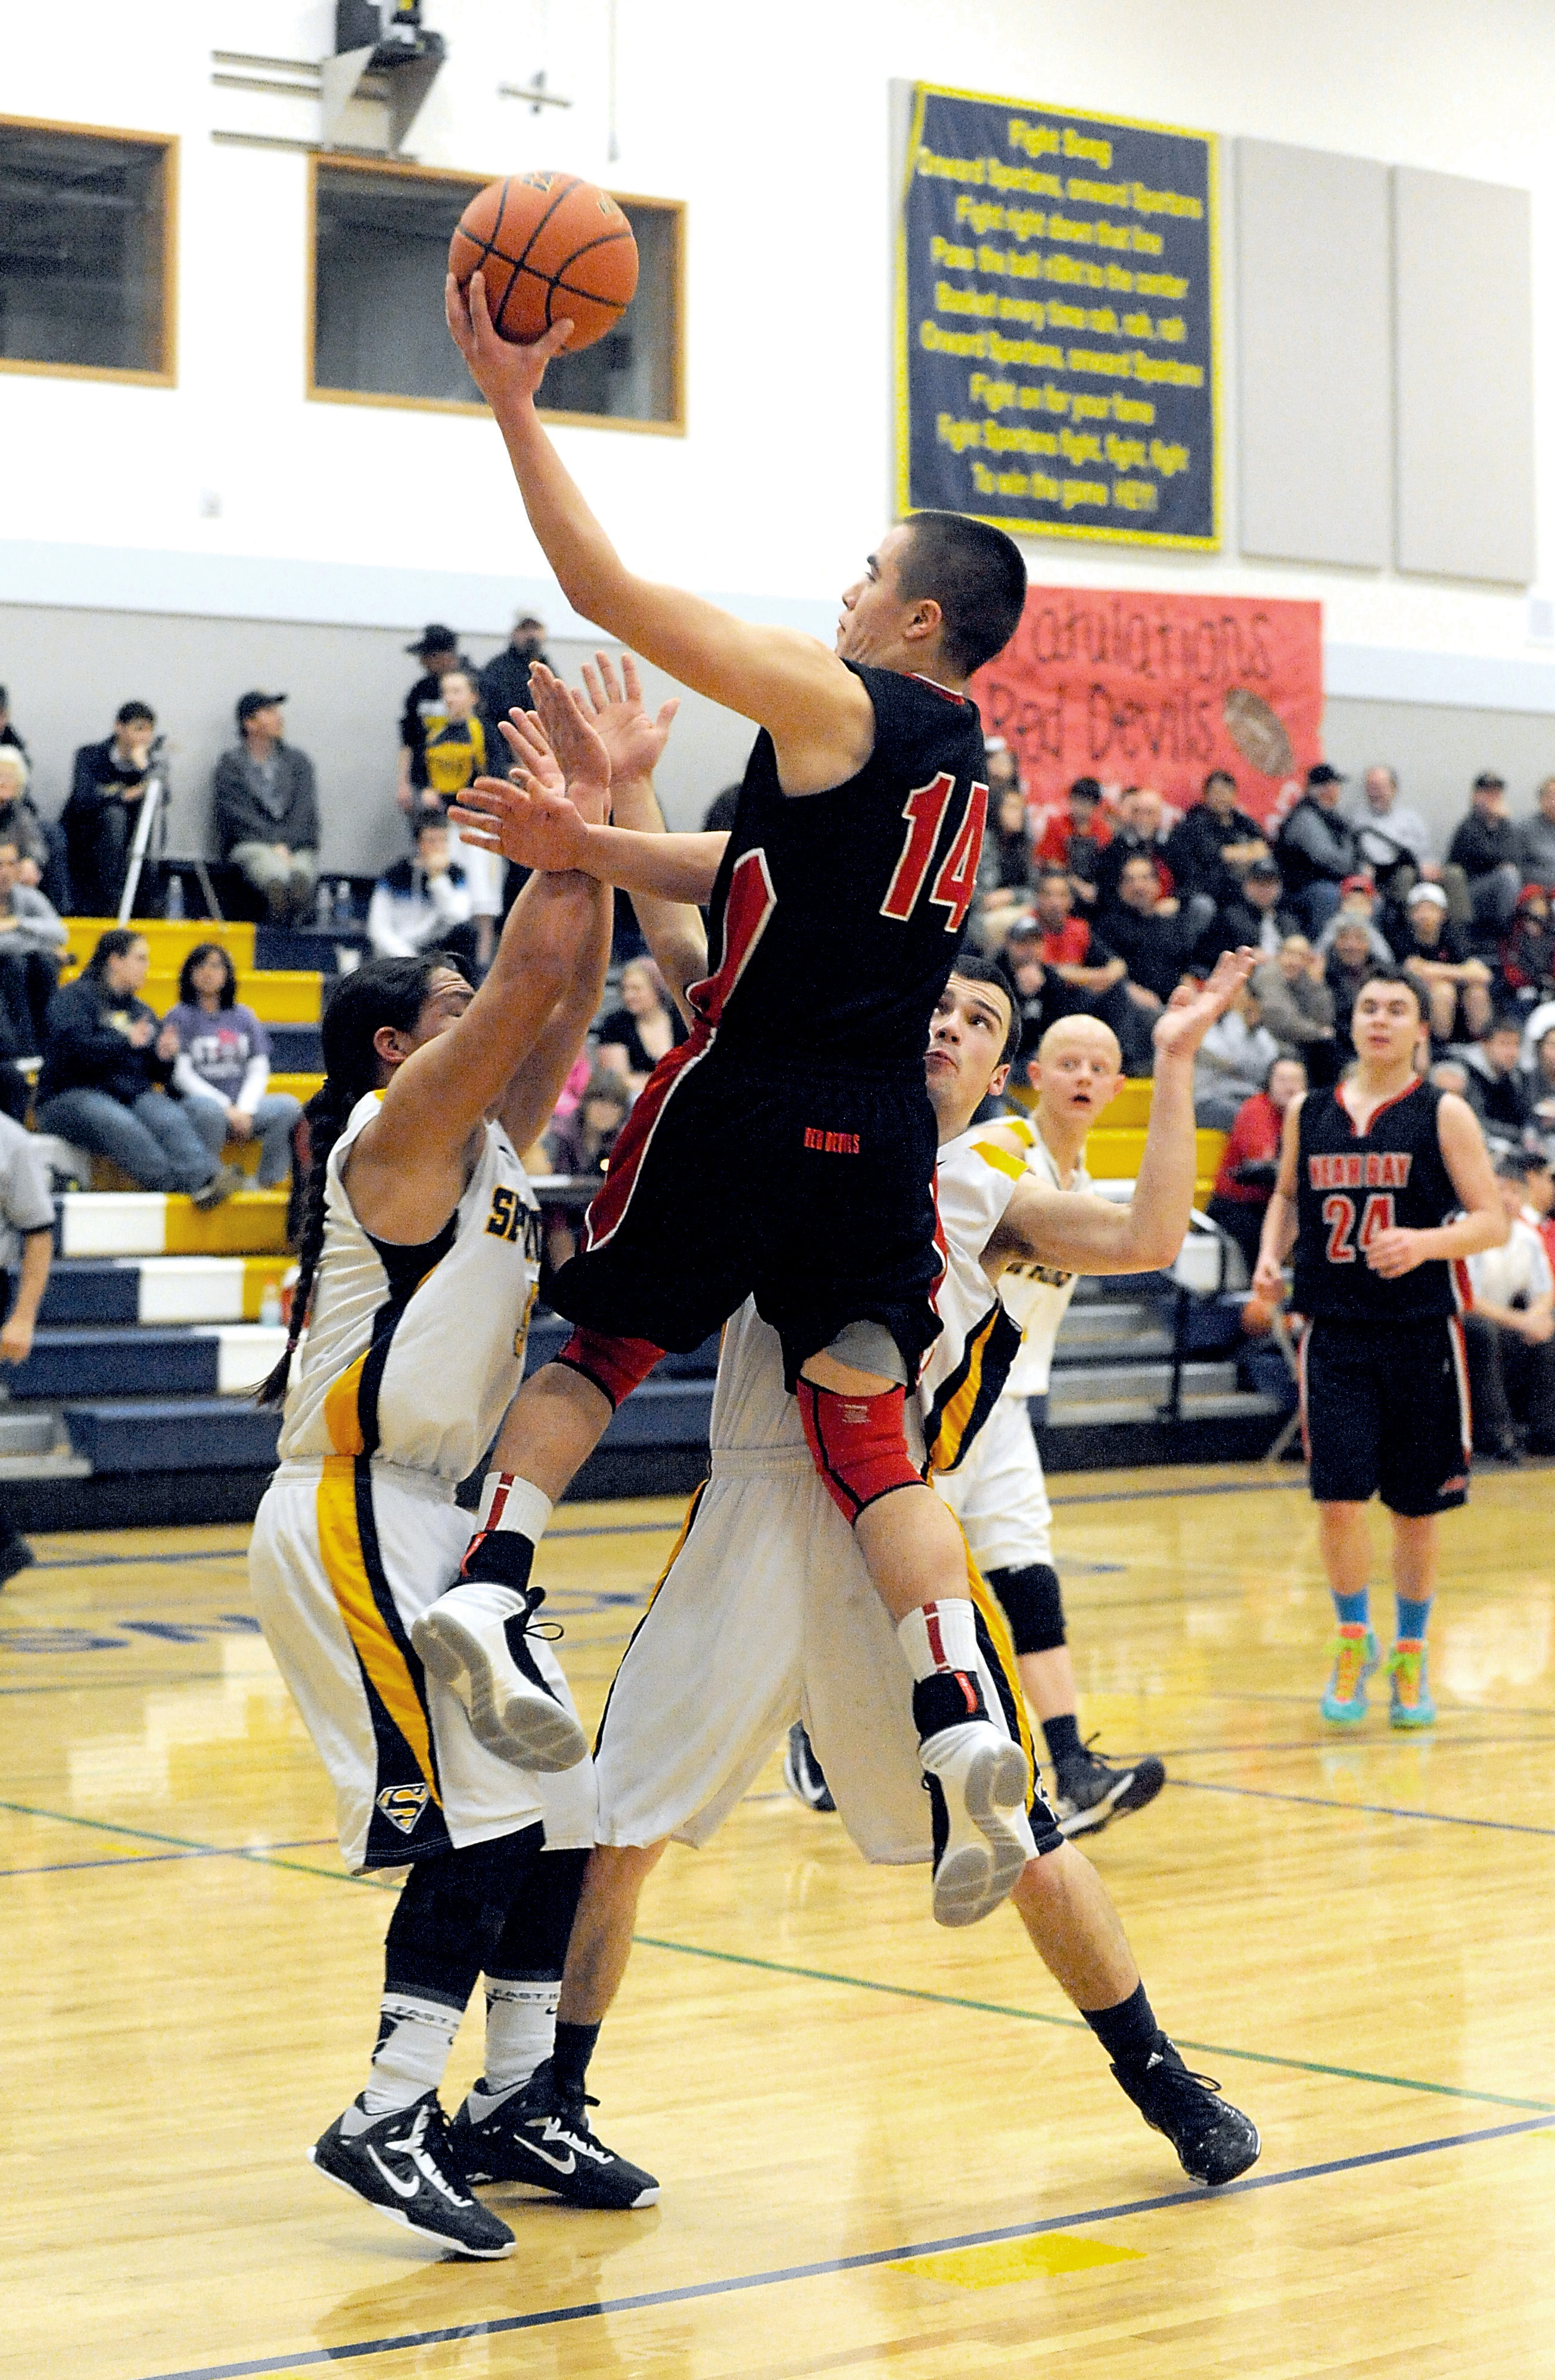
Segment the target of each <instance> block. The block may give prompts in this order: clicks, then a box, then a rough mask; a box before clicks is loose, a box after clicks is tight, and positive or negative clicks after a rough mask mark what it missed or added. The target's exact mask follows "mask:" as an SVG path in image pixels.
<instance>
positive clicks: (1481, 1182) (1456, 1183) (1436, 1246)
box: [1366, 1091, 1512, 1281]
mask: <svg viewBox="0 0 1555 2380" xmlns="http://www.w3.org/2000/svg"><path fill="white" fill-rule="evenodd" d="M1436 1129H1437V1140H1438V1145H1439V1146H1440V1149H1441V1161H1442V1163H1443V1164H1444V1165H1445V1166H1446V1168H1447V1172H1448V1176H1449V1179H1450V1180H1451V1182H1452V1187H1453V1189H1454V1190H1455V1191H1456V1192H1457V1194H1458V1196H1459V1198H1460V1199H1461V1200H1462V1202H1463V1208H1464V1211H1463V1213H1462V1214H1461V1215H1459V1216H1457V1217H1456V1218H1455V1219H1454V1220H1453V1221H1452V1222H1451V1223H1438V1224H1436V1225H1435V1226H1434V1227H1433V1228H1432V1229H1430V1230H1427V1231H1409V1230H1406V1229H1403V1228H1401V1229H1398V1230H1395V1231H1391V1232H1378V1233H1375V1234H1374V1236H1373V1237H1372V1239H1371V1240H1370V1241H1369V1242H1368V1243H1367V1251H1366V1260H1367V1264H1368V1265H1369V1266H1370V1267H1371V1269H1372V1271H1373V1272H1379V1273H1380V1274H1381V1275H1382V1278H1383V1280H1384V1281H1399V1280H1401V1279H1402V1278H1403V1275H1404V1274H1405V1273H1408V1272H1413V1271H1414V1269H1415V1266H1416V1265H1422V1264H1431V1263H1439V1262H1440V1261H1441V1260H1442V1259H1444V1258H1445V1260H1446V1261H1447V1262H1448V1263H1450V1264H1451V1263H1455V1262H1456V1260H1457V1259H1458V1258H1459V1257H1472V1256H1476V1255H1477V1254H1478V1252H1479V1250H1480V1249H1481V1248H1499V1247H1500V1246H1501V1245H1502V1244H1503V1243H1504V1241H1505V1239H1506V1235H1507V1233H1508V1232H1509V1231H1510V1229H1511V1228H1512V1227H1511V1225H1510V1224H1509V1223H1508V1221H1507V1219H1506V1208H1504V1207H1503V1206H1502V1205H1501V1195H1500V1190H1499V1189H1498V1188H1497V1187H1496V1172H1495V1168H1494V1166H1493V1165H1492V1164H1491V1162H1490V1152H1489V1150H1488V1148H1487V1147H1486V1146H1485V1135H1484V1134H1483V1133H1482V1132H1481V1131H1480V1129H1479V1118H1478V1117H1477V1116H1476V1114H1475V1112H1474V1110H1473V1109H1472V1108H1471V1107H1470V1105H1469V1103H1468V1101H1467V1100H1466V1099H1460V1098H1459V1097H1458V1095H1457V1093H1456V1091H1448V1092H1446V1093H1445V1094H1444V1095H1443V1097H1442V1099H1441V1100H1440V1103H1439V1105H1438V1108H1437V1111H1436Z"/></svg>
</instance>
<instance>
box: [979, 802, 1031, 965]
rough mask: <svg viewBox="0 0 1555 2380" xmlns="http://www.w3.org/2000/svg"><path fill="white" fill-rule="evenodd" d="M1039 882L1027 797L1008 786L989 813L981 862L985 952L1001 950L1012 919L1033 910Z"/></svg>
mask: <svg viewBox="0 0 1555 2380" xmlns="http://www.w3.org/2000/svg"><path fill="white" fill-rule="evenodd" d="M1036 880H1037V867H1036V861H1035V858H1034V856H1033V854H1032V849H1031V836H1030V832H1029V830H1028V825H1027V815H1026V795H1024V794H1023V793H1022V792H1021V789H1020V787H1019V786H1018V785H1016V786H1014V788H1011V787H1010V786H1006V787H1005V788H1004V790H1003V791H1002V793H1001V794H999V795H997V797H995V799H994V801H993V807H991V808H990V812H989V820H988V832H987V833H986V834H985V835H984V836H983V848H982V856H981V858H980V859H979V860H978V938H979V940H980V941H981V942H982V945H983V948H984V949H985V950H988V951H997V950H998V949H999V948H1000V947H1001V945H1002V942H1003V940H1004V936H1005V934H1006V933H1007V932H1008V930H1009V925H1010V920H1011V918H1012V917H1015V916H1017V915H1018V914H1019V912H1020V911H1022V910H1024V909H1029V908H1030V906H1031V895H1032V891H1033V889H1034V887H1035V884H1036Z"/></svg>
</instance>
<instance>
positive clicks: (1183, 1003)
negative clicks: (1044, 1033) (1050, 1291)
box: [989, 950, 1256, 1273]
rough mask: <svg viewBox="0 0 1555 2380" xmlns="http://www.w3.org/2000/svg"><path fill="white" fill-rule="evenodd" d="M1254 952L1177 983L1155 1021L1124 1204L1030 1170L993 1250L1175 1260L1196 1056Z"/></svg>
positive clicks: (1086, 1266) (1194, 1170)
mask: <svg viewBox="0 0 1555 2380" xmlns="http://www.w3.org/2000/svg"><path fill="white" fill-rule="evenodd" d="M1255 958H1256V953H1254V952H1252V951H1248V950H1242V951H1227V952H1225V953H1223V954H1222V955H1221V958H1220V959H1219V961H1218V962H1217V964H1216V966H1215V972H1214V974H1213V975H1212V976H1210V977H1209V981H1208V982H1206V983H1204V984H1201V985H1199V986H1198V988H1197V990H1188V989H1186V988H1185V987H1184V988H1180V989H1179V990H1176V991H1174V992H1173V993H1172V1000H1171V1003H1170V1005H1169V1006H1168V1007H1167V1008H1166V1009H1165V1010H1164V1011H1163V1013H1162V1014H1161V1016H1160V1018H1159V1020H1158V1022H1157V1024H1156V1028H1155V1032H1154V1035H1153V1037H1152V1038H1153V1039H1154V1041H1155V1049H1156V1071H1155V1086H1154V1089H1153V1092H1152V1095H1151V1099H1150V1125H1149V1130H1148V1133H1147V1135H1146V1137H1145V1148H1144V1154H1143V1156H1142V1157H1141V1159H1140V1162H1139V1178H1138V1180H1137V1182H1136V1184H1135V1185H1134V1196H1133V1197H1132V1199H1131V1200H1130V1201H1129V1203H1128V1205H1127V1206H1126V1207H1119V1206H1114V1205H1113V1204H1112V1201H1111V1199H1108V1198H1102V1197H1099V1196H1092V1195H1091V1194H1089V1193H1088V1192H1082V1193H1079V1194H1076V1193H1075V1192H1074V1191H1054V1190H1051V1189H1050V1188H1048V1187H1047V1186H1046V1185H1045V1184H1041V1183H1039V1182H1038V1181H1037V1180H1036V1179H1035V1178H1034V1177H1031V1176H1028V1177H1027V1179H1026V1180H1025V1181H1023V1182H1020V1183H1018V1184H1016V1186H1015V1190H1014V1196H1013V1197H1012V1198H1011V1200H1010V1203H1009V1205H1008V1207H1007V1208H1005V1210H1004V1217H1003V1220H1002V1223H1001V1224H1000V1226H999V1229H998V1231H997V1232H996V1233H995V1234H994V1236H993V1238H992V1239H991V1240H990V1244H989V1254H990V1257H995V1258H996V1259H997V1257H999V1256H1001V1255H1002V1257H1003V1260H1004V1262H1006V1263H1009V1262H1014V1261H1015V1260H1017V1259H1018V1258H1020V1257H1027V1258H1029V1259H1032V1260H1035V1261H1036V1262H1038V1263H1042V1264H1054V1265H1062V1266H1063V1268H1064V1269H1066V1270H1067V1271H1070V1272H1094V1273H1104V1272H1155V1271H1159V1270H1160V1269H1161V1268H1163V1267H1164V1266H1167V1265H1170V1264H1172V1263H1174V1262H1175V1260H1176V1257H1177V1252H1178V1250H1179V1249H1180V1248H1181V1246H1182V1245H1183V1240H1184V1234H1185V1233H1186V1231H1187V1228H1188V1219H1189V1216H1190V1215H1191V1214H1192V1212H1193V1196H1194V1189H1195V1185H1196V1184H1197V1177H1198V1162H1197V1160H1198V1142H1197V1131H1196V1127H1195V1123H1194V1111H1193V1062H1194V1057H1195V1054H1196V1053H1197V1049H1198V1045H1199V1043H1200V1042H1201V1041H1202V1040H1203V1038H1204V1036H1205V1034H1206V1033H1207V1032H1208V1031H1209V1027H1210V1026H1211V1025H1213V1023H1214V1022H1215V1019H1216V1018H1217V1016H1223V1015H1224V1014H1225V1012H1226V1010H1227V1009H1228V1008H1229V1007H1230V1006H1231V1003H1232V1002H1233V1000H1234V998H1235V997H1236V994H1237V992H1238V991H1239V990H1241V988H1242V986H1243V985H1244V984H1245V982H1246V980H1247V977H1248V976H1249V975H1250V974H1251V973H1252V970H1253V965H1254V961H1255Z"/></svg>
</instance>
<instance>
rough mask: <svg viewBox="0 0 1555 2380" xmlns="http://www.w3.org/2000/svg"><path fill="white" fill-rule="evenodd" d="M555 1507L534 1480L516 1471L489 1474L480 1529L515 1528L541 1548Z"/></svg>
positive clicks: (482, 1493)
mask: <svg viewBox="0 0 1555 2380" xmlns="http://www.w3.org/2000/svg"><path fill="white" fill-rule="evenodd" d="M554 1510H555V1506H554V1505H553V1503H552V1501H551V1499H550V1497H549V1496H546V1495H543V1494H542V1493H541V1490H540V1489H539V1488H537V1487H536V1486H535V1484H534V1481H533V1480H532V1479H520V1478H519V1476H518V1475H517V1473H516V1472H514V1471H488V1473H487V1474H486V1484H485V1486H484V1487H483V1488H481V1490H480V1506H479V1508H478V1510H477V1512H476V1515H475V1525H476V1527H477V1528H478V1529H512V1530H514V1531H516V1534H517V1535H518V1536H521V1537H528V1541H529V1543H530V1544H531V1545H532V1546H538V1545H539V1543H540V1541H541V1537H542V1536H544V1535H545V1524H546V1523H547V1521H549V1520H550V1518H551V1515H552V1513H553V1512H554Z"/></svg>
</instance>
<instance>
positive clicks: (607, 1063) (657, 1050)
mask: <svg viewBox="0 0 1555 2380" xmlns="http://www.w3.org/2000/svg"><path fill="white" fill-rule="evenodd" d="M594 1038H595V1040H596V1041H597V1043H598V1045H599V1047H598V1061H599V1064H600V1065H601V1066H602V1067H603V1068H604V1070H605V1072H606V1073H607V1074H613V1075H619V1076H621V1077H623V1078H624V1079H625V1081H626V1085H627V1087H628V1088H629V1090H630V1092H631V1096H632V1098H633V1099H636V1098H637V1095H638V1092H639V1091H640V1090H641V1088H642V1087H643V1085H644V1083H646V1082H647V1080H648V1078H649V1076H650V1075H651V1073H652V1072H653V1069H654V1067H655V1066H656V1065H657V1064H658V1063H659V1061H660V1059H661V1058H666V1057H668V1055H669V1053H670V1051H671V1050H674V1049H675V1048H676V1047H677V1046H678V1045H679V1043H681V1042H682V1041H684V1040H685V1038H686V1027H685V1026H684V1025H683V1024H682V1022H681V1020H680V1017H679V1015H678V1014H677V1013H676V1011H675V1009H674V1005H673V1003H672V1002H671V1000H670V996H669V993H668V991H667V990H665V987H664V978H663V977H662V975H661V974H660V972H659V970H658V968H657V967H656V966H655V965H654V964H653V961H652V960H651V959H628V960H627V962H626V965H625V966H624V967H623V968H622V970H621V1005H620V1007H619V1008H613V1009H612V1010H611V1012H610V1014H609V1015H608V1016H606V1017H605V1018H604V1020H603V1022H602V1023H601V1026H600V1028H599V1031H598V1032H597V1034H596V1035H595V1037H594Z"/></svg>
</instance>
